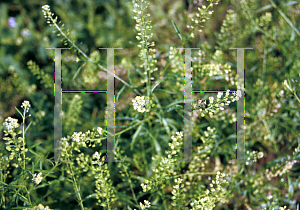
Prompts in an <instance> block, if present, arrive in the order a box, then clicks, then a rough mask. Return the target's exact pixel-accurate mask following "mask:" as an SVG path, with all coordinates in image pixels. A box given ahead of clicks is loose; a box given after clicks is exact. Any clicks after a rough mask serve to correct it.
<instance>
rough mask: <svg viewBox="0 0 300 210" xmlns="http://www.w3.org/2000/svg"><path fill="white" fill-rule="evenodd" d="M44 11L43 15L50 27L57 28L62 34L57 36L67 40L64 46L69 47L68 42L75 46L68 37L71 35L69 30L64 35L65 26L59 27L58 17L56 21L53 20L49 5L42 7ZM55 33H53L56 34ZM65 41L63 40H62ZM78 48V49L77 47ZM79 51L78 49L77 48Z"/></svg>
mask: <svg viewBox="0 0 300 210" xmlns="http://www.w3.org/2000/svg"><path fill="white" fill-rule="evenodd" d="M42 9H43V13H44V17H45V18H46V19H47V23H49V24H50V26H53V27H54V28H56V29H57V30H58V31H59V32H60V34H57V36H60V35H62V36H63V37H64V38H65V39H66V40H65V41H64V45H67V44H68V43H67V41H69V42H71V43H72V44H73V45H75V44H74V43H73V42H72V41H71V40H70V39H69V38H68V37H67V35H69V30H67V33H64V32H63V30H64V24H62V26H61V27H59V24H60V22H59V23H58V24H57V16H56V17H55V19H53V17H52V16H54V13H52V12H51V11H50V6H49V5H44V6H42ZM54 32H55V31H53V33H54ZM61 41H63V39H62V40H61ZM75 48H77V47H75ZM77 49H78V48H77Z"/></svg>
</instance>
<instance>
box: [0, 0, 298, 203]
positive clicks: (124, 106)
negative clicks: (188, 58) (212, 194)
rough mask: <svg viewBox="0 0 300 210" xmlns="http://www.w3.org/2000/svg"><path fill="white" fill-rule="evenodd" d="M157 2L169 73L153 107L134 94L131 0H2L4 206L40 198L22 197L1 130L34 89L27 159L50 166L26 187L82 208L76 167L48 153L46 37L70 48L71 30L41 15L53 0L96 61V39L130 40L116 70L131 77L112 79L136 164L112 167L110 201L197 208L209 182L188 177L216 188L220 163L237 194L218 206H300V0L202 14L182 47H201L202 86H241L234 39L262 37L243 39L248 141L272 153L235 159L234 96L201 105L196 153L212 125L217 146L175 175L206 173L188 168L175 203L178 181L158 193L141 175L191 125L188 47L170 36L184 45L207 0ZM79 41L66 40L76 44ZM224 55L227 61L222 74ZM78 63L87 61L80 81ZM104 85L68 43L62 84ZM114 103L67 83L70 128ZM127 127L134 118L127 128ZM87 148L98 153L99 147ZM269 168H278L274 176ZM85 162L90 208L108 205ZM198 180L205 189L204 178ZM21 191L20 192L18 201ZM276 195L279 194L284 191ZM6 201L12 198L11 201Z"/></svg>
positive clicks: (163, 73) (99, 118)
mask: <svg viewBox="0 0 300 210" xmlns="http://www.w3.org/2000/svg"><path fill="white" fill-rule="evenodd" d="M149 3H150V5H149V7H148V8H147V11H148V12H149V13H150V17H149V19H151V20H152V25H153V29H152V32H153V38H152V39H151V41H154V42H155V47H153V48H155V49H156V60H157V67H158V70H157V71H155V72H154V73H153V75H152V76H153V77H154V78H155V80H154V81H153V82H152V85H153V86H152V87H154V84H156V82H157V81H160V84H158V85H157V86H156V87H155V89H154V91H153V93H154V94H155V97H154V98H155V100H154V103H155V104H156V105H157V106H156V107H154V108H152V109H151V111H150V113H148V114H147V118H144V117H145V116H144V115H143V114H139V113H138V112H137V111H136V110H134V109H133V106H132V99H133V98H134V97H135V96H136V95H137V94H136V93H135V92H134V90H137V91H139V92H140V93H142V95H146V84H145V83H142V82H141V80H142V79H143V74H142V73H141V71H142V68H140V67H139V65H140V64H141V61H140V58H139V57H138V54H139V48H138V47H137V45H138V41H137V40H136V33H137V32H136V29H135V19H134V18H133V16H134V13H133V3H132V2H131V1H127V0H122V1H121V0H99V1H91V0H82V1H71V0H65V1H61V0H53V1H44V0H42V1H37V0H30V1H20V0H13V1H1V4H0V155H1V157H0V158H1V164H0V166H1V168H0V170H1V184H0V185H1V190H0V191H1V206H2V208H3V209H10V208H11V209H12V208H14V209H21V207H22V208H31V207H30V205H25V206H24V203H26V202H25V201H24V200H22V199H21V198H22V196H20V194H22V192H23V191H22V190H20V191H18V190H17V189H18V188H17V187H14V186H15V184H16V182H15V180H18V179H20V176H18V174H20V171H21V169H20V168H16V167H14V166H13V165H12V164H10V165H9V166H8V167H6V166H7V161H6V159H5V157H7V156H8V155H9V153H10V152H9V151H7V150H6V149H5V140H3V138H4V130H5V126H4V125H3V123H4V120H5V119H6V118H7V117H13V118H16V119H18V120H19V122H22V118H21V117H20V116H19V114H18V112H17V110H16V109H15V107H17V108H19V107H20V106H21V104H22V102H23V101H24V100H28V101H30V103H31V108H30V114H31V117H30V118H27V119H26V121H25V124H26V125H28V124H29V123H30V122H31V121H32V125H31V127H30V128H29V130H28V131H27V133H26V145H27V146H26V147H27V148H31V151H32V152H28V156H30V157H31V158H32V159H31V160H30V161H28V162H27V167H28V168H27V169H28V170H30V171H32V173H34V172H43V173H47V172H49V171H52V172H51V173H50V172H49V173H50V174H49V176H47V177H46V178H45V179H44V180H43V182H42V183H41V184H40V185H37V186H36V185H33V184H32V183H30V181H28V187H29V188H32V190H31V191H30V192H31V193H30V197H31V205H32V208H33V206H37V205H38V204H43V205H48V206H50V208H51V209H79V206H78V202H76V199H78V198H76V193H75V192H74V189H73V184H74V183H73V184H72V182H69V181H68V174H67V172H66V171H67V170H66V169H65V168H63V166H62V165H60V166H59V167H58V168H56V169H55V170H52V169H53V167H52V165H51V164H50V163H49V162H47V161H46V160H47V159H48V160H51V159H53V144H54V141H53V128H54V122H53V119H54V95H53V83H54V77H53V73H54V50H49V49H46V48H47V47H52V48H54V47H66V45H64V41H62V42H61V39H62V37H61V36H60V37H59V36H57V34H59V33H52V31H53V27H50V26H49V24H47V20H46V19H45V18H44V17H43V12H42V9H41V7H42V6H43V5H46V4H47V5H50V8H51V11H52V12H54V13H55V16H58V21H61V22H62V23H61V24H64V28H66V30H69V35H68V36H69V38H70V39H71V40H73V41H74V42H75V43H76V45H77V46H78V47H79V48H80V49H81V50H82V51H83V52H84V53H85V54H86V55H88V56H89V57H90V58H91V59H92V60H93V61H95V62H98V63H99V64H100V65H102V66H105V67H106V57H107V54H106V50H99V49H98V48H99V47H102V48H110V47H114V48H123V49H122V50H116V51H115V74H116V75H117V76H119V77H120V78H122V79H123V80H124V81H126V82H127V83H128V84H130V86H131V88H129V87H127V86H126V87H125V85H124V84H123V83H122V82H120V81H119V80H117V79H116V80H115V96H116V103H115V110H116V121H115V125H116V133H118V134H119V135H117V136H116V139H117V141H118V146H119V147H120V149H121V150H123V151H124V157H125V159H124V160H125V162H127V163H128V164H129V166H128V169H127V170H128V173H129V175H128V177H129V178H128V177H127V179H125V180H123V179H122V176H121V173H120V171H119V169H118V168H117V164H116V163H109V164H107V165H108V170H109V173H110V176H109V178H110V179H111V180H112V185H113V186H114V187H115V189H116V200H115V201H114V202H113V204H112V207H110V208H113V209H131V208H132V209H133V208H141V207H139V206H138V204H139V203H140V202H143V201H144V200H148V201H150V202H151V207H150V208H149V209H170V208H174V209H184V208H191V202H192V201H193V199H199V196H200V194H201V193H200V192H202V191H198V190H193V186H191V183H192V185H193V184H194V182H195V183H198V184H199V186H200V185H201V186H203V188H205V189H210V187H209V183H210V180H211V179H212V177H214V176H215V173H216V172H217V171H221V172H223V173H225V174H226V175H228V179H227V181H228V182H229V183H228V184H227V185H226V187H225V189H226V196H225V197H226V198H228V201H227V202H225V203H222V202H216V206H215V207H214V209H262V208H264V207H266V208H268V209H272V208H273V207H274V208H276V207H277V208H278V207H279V206H286V207H287V208H289V209H296V208H297V204H299V203H300V190H299V188H300V180H299V174H300V171H299V168H300V165H299V162H297V161H299V160H300V156H299V151H300V146H299V145H300V135H299V130H300V113H299V109H300V106H299V105H300V101H299V98H300V95H299V92H300V91H299V89H300V83H299V81H300V78H299V77H300V59H299V55H300V47H299V40H300V32H299V30H300V28H299V22H300V16H299V13H300V2H299V1H288V0H282V1H281V0H270V1H269V0H222V1H220V2H219V4H218V5H214V6H213V10H214V12H213V13H212V15H210V18H209V19H208V20H207V21H206V22H204V23H202V25H203V26H204V27H203V28H202V30H203V31H202V32H197V33H196V32H194V36H195V38H193V39H191V40H189V41H187V42H186V43H185V44H184V47H191V48H200V49H201V51H199V50H192V52H193V56H192V57H195V60H194V61H193V90H223V91H226V90H227V89H230V90H236V85H234V83H231V82H230V79H229V78H235V75H236V50H230V49H229V48H231V47H253V48H254V49H253V50H245V99H244V100H245V125H246V130H245V142H246V144H245V148H246V150H247V151H250V153H252V151H258V152H263V153H264V156H263V157H262V158H260V159H258V160H257V162H255V163H252V162H250V164H249V165H238V163H236V161H235V157H236V150H235V142H236V136H235V134H236V133H235V132H236V126H235V114H234V113H235V112H236V102H234V103H231V104H230V105H229V106H228V107H227V108H226V110H225V111H220V112H219V113H218V114H216V115H214V116H213V117H210V116H205V117H200V116H197V117H196V116H195V119H194V121H195V126H194V127H193V149H194V152H195V153H194V156H196V155H197V154H198V153H199V154H202V152H203V151H202V152H201V151H199V150H197V148H199V147H200V146H201V145H205V143H204V140H203V137H204V136H206V132H207V128H208V127H211V128H215V131H214V132H209V133H210V134H209V139H210V140H209V142H210V143H209V144H208V145H211V147H209V148H210V149H209V150H208V151H206V152H203V153H204V154H205V155H203V156H201V160H203V163H204V165H203V166H202V165H195V166H194V168H192V164H189V163H185V164H184V163H182V164H181V165H180V166H178V174H182V175H184V174H188V173H199V174H200V175H201V176H197V177H196V176H195V177H194V179H196V181H195V180H194V181H193V180H186V179H185V186H184V188H182V189H184V190H185V191H183V192H182V193H181V195H182V196H183V195H184V194H185V195H186V197H185V198H183V197H182V198H181V199H182V200H183V201H184V203H183V204H181V205H182V206H181V207H176V206H175V207H172V205H171V202H173V201H172V198H171V197H172V186H174V184H175V183H174V182H172V181H171V183H166V184H165V185H162V186H163V187H162V188H161V191H159V190H158V191H155V192H154V191H153V192H152V191H151V193H149V192H144V191H143V189H142V187H141V183H142V182H143V181H144V179H150V177H151V176H153V172H152V168H153V167H154V165H155V163H154V162H153V161H152V159H151V157H152V156H155V155H159V156H161V155H162V154H164V152H165V151H167V149H168V143H169V142H171V134H174V132H175V131H183V125H184V121H183V105H184V103H183V99H184V91H183V88H184V52H180V53H179V54H178V53H177V54H176V55H174V56H173V57H172V53H173V52H174V50H173V49H171V48H170V47H173V48H174V49H175V48H179V47H180V46H182V43H183V42H182V40H181V38H180V36H182V37H186V36H187V35H188V34H189V33H190V31H191V28H188V27H187V25H191V24H192V21H191V18H195V14H196V13H197V8H198V7H202V5H207V2H206V1H204V0H203V1H202V0H185V1H183V0H172V1H171V2H170V1H167V0H151V1H149ZM55 16H54V17H55ZM172 21H173V22H172ZM71 46H72V45H71V44H70V43H67V47H71ZM172 59H173V60H172ZM29 61H31V62H29ZM172 62H173V63H172ZM171 63H172V64H171ZM217 65H219V66H220V67H218V68H219V69H220V70H219V71H217V70H216V72H217V73H216V74H214V73H213V72H214V71H215V68H216V66H217ZM79 68H81V71H80V72H79V74H78V76H77V77H76V78H75V79H74V80H73V76H74V75H75V74H76V72H77V71H78V69H79ZM211 69H214V71H212V70H211ZM226 69H232V75H228V74H225V73H224V71H225V70H226ZM222 72H223V73H222ZM285 80H286V81H287V83H286V84H285V83H284V81H285ZM106 88H107V87H106V73H105V72H104V71H103V70H101V69H99V68H98V67H97V65H94V64H93V63H91V62H86V60H85V58H84V56H83V55H82V54H80V53H79V52H78V51H77V50H76V49H74V47H72V48H71V49H70V50H63V51H62V89H63V90H105V89H106ZM210 96H213V97H216V96H217V93H193V97H194V98H195V99H200V98H201V99H208V98H209V97H210ZM241 100H242V99H241ZM158 102H159V103H158ZM178 106H181V108H178ZM105 107H106V94H105V93H98V94H93V93H64V94H63V96H62V109H63V136H64V137H67V136H71V135H72V134H73V133H74V132H79V131H82V132H86V131H88V130H92V128H96V127H102V128H104V129H105V126H106V122H105ZM143 119H147V120H146V121H145V122H143V123H141V124H140V125H141V126H135V127H134V126H133V125H135V124H136V123H138V122H141V121H142V120H143ZM126 128H130V129H127V130H126V132H122V131H123V130H124V129H126ZM20 129H22V126H21V125H20ZM212 134H215V137H214V138H212V137H211V135H212ZM297 148H298V150H297ZM105 150H106V148H105V143H102V146H101V147H99V151H102V153H105ZM197 151H198V153H197ZM85 153H86V154H90V155H92V154H93V152H92V151H90V150H86V151H85ZM180 154H182V151H181V152H180ZM248 156H249V154H247V157H248ZM249 157H251V158H252V159H253V158H254V157H253V156H249ZM204 159H205V160H206V161H204ZM79 165H80V164H78V167H79ZM76 166H77V165H76ZM60 167H61V168H60ZM34 168H35V169H34ZM58 169H59V170H58ZM120 170H121V169H120ZM7 172H9V173H8V174H7V176H6V178H5V174H6V173H7ZM270 172H272V173H273V174H275V175H274V176H273V177H272V176H271V175H268V174H269V173H270ZM276 172H277V173H276ZM76 173H77V174H76V175H77V179H78V181H77V183H78V186H79V187H80V193H81V195H82V198H83V204H84V206H85V208H86V209H109V207H107V206H105V205H104V207H102V206H99V205H97V204H96V203H97V200H99V199H97V197H96V194H97V193H95V189H96V186H95V185H94V184H93V183H94V177H93V176H90V175H89V174H88V172H84V171H80V170H78V171H77V172H76ZM201 173H202V174H201ZM205 173H206V174H205ZM138 177H141V178H140V179H139V178H138ZM192 179H193V178H192ZM172 180H173V179H172ZM24 183H25V181H24ZM198 184H197V189H200V188H201V187H199V188H198ZM195 185H196V184H195ZM129 186H130V187H129ZM20 189H21V188H20ZM201 189H202V188H201ZM270 196H272V198H271V197H270ZM17 197H20V199H18V200H17ZM216 197H217V195H216ZM275 199H278V201H277V202H275V201H274V200H275ZM104 200H105V199H104ZM272 201H274V203H272ZM9 202H10V204H11V207H7V206H9V205H10V204H9ZM5 206H6V207H5ZM18 206H19V207H18ZM199 209H200V208H199Z"/></svg>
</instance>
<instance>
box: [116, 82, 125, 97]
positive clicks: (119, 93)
mask: <svg viewBox="0 0 300 210" xmlns="http://www.w3.org/2000/svg"><path fill="white" fill-rule="evenodd" d="M125 87H126V85H124V86H123V87H122V88H121V90H120V91H119V92H118V95H117V100H119V98H120V95H121V93H122V92H123V91H124V90H125Z"/></svg>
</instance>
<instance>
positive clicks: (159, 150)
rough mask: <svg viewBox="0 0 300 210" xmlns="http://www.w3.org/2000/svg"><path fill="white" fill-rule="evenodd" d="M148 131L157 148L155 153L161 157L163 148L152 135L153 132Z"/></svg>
mask: <svg viewBox="0 0 300 210" xmlns="http://www.w3.org/2000/svg"><path fill="white" fill-rule="evenodd" d="M146 130H147V131H148V134H149V136H150V137H151V139H152V142H153V144H154V147H155V151H156V152H157V154H158V155H159V156H161V147H160V145H159V143H158V142H157V140H156V138H155V137H154V136H153V135H152V134H151V132H150V131H149V130H148V129H146Z"/></svg>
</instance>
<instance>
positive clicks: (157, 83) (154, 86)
mask: <svg viewBox="0 0 300 210" xmlns="http://www.w3.org/2000/svg"><path fill="white" fill-rule="evenodd" d="M161 82H162V81H157V82H156V84H154V85H153V87H152V88H151V93H152V92H153V90H154V89H155V88H156V87H157V86H158V85H159V84H160V83H161Z"/></svg>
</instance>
